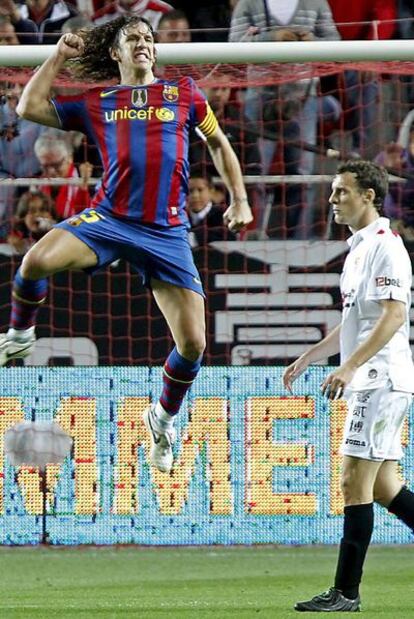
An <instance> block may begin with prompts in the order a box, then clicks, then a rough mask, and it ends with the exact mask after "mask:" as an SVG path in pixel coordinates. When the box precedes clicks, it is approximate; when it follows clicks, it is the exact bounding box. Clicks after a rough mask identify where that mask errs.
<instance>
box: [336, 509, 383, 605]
mask: <svg viewBox="0 0 414 619" xmlns="http://www.w3.org/2000/svg"><path fill="white" fill-rule="evenodd" d="M344 514H345V520H344V536H343V538H342V539H341V545H340V549H339V557H338V564H337V568H336V575H335V589H339V590H340V591H342V593H343V594H344V596H345V597H346V598H348V599H350V600H354V599H355V598H356V597H357V596H358V593H359V584H360V582H361V578H362V567H363V565H364V560H365V555H366V554H367V550H368V546H369V542H370V541H371V535H372V530H373V528H374V510H373V503H367V504H363V505H348V506H347V507H345V509H344Z"/></svg>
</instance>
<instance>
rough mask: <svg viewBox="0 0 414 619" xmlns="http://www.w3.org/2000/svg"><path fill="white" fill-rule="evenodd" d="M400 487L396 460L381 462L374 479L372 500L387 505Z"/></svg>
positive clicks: (400, 482)
mask: <svg viewBox="0 0 414 619" xmlns="http://www.w3.org/2000/svg"><path fill="white" fill-rule="evenodd" d="M402 487H403V482H402V481H401V477H400V475H399V471H398V462H397V461H396V460H386V461H385V462H383V463H382V464H381V467H380V469H379V471H378V473H377V478H376V480H375V485H374V500H375V501H376V502H377V503H379V504H380V505H383V506H384V507H388V505H389V504H390V503H391V501H392V500H393V499H394V498H395V497H396V496H397V494H398V493H399V491H400V490H401V488H402Z"/></svg>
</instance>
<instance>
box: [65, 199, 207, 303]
mask: <svg viewBox="0 0 414 619" xmlns="http://www.w3.org/2000/svg"><path fill="white" fill-rule="evenodd" d="M55 227H56V228H62V229H64V230H68V231H69V232H71V233H72V234H74V235H75V236H76V237H77V238H78V239H80V240H81V241H83V242H84V243H85V244H86V245H88V247H90V248H91V249H92V251H93V252H94V253H95V254H96V256H97V258H98V262H97V264H96V265H95V266H94V267H92V268H90V269H85V271H86V272H87V273H94V272H95V271H97V270H99V269H102V268H103V267H105V266H107V265H108V264H111V263H112V262H115V260H118V259H119V258H122V259H124V260H126V261H127V262H129V263H130V264H131V266H132V267H133V269H134V270H135V271H137V272H138V273H140V274H141V276H142V279H143V283H144V285H145V286H148V287H150V282H151V278H155V279H159V280H161V281H163V282H167V283H168V284H174V285H175V286H178V287H179V288H189V289H190V290H193V291H194V292H197V293H198V294H200V295H202V296H204V293H203V287H202V284H201V280H200V275H199V273H198V271H197V268H196V266H195V264H194V259H193V254H192V251H191V247H190V243H189V241H188V232H187V229H186V227H185V226H184V225H183V226H175V227H172V228H164V227H161V226H150V225H146V224H139V223H135V222H130V221H125V220H122V219H119V218H117V217H113V216H111V215H108V214H107V213H101V212H98V211H96V210H94V209H85V210H84V211H82V212H81V213H79V214H77V215H74V216H73V217H70V218H69V219H66V220H65V221H62V222H60V223H58V224H56V226H55Z"/></svg>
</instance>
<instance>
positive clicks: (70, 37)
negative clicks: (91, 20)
mask: <svg viewBox="0 0 414 619" xmlns="http://www.w3.org/2000/svg"><path fill="white" fill-rule="evenodd" d="M84 49H85V43H84V41H83V39H82V37H80V36H79V35H77V34H70V33H68V34H64V35H63V37H61V38H60V39H59V41H58V43H57V49H56V51H57V53H58V55H60V56H61V57H63V58H64V59H65V60H70V59H71V58H78V56H81V55H82V54H83V50H84Z"/></svg>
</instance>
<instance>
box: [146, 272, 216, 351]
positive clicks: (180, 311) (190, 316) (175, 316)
mask: <svg viewBox="0 0 414 619" xmlns="http://www.w3.org/2000/svg"><path fill="white" fill-rule="evenodd" d="M151 288H152V291H153V294H154V298H155V300H156V302H157V305H158V307H159V308H160V310H161V312H162V314H163V316H164V318H165V320H166V321H167V324H168V326H169V328H170V331H171V334H172V336H173V339H174V342H175V344H176V346H177V349H178V352H179V353H180V354H181V355H182V356H183V357H185V358H186V359H191V360H195V359H197V358H198V357H199V356H200V355H201V354H202V352H203V350H204V348H205V330H206V325H205V316H204V313H205V312H204V299H203V297H202V296H201V295H199V294H198V293H197V292H194V291H193V290H189V289H188V288H179V287H178V286H174V285H173V284H168V283H166V282H163V281H160V280H158V279H152V280H151Z"/></svg>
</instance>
